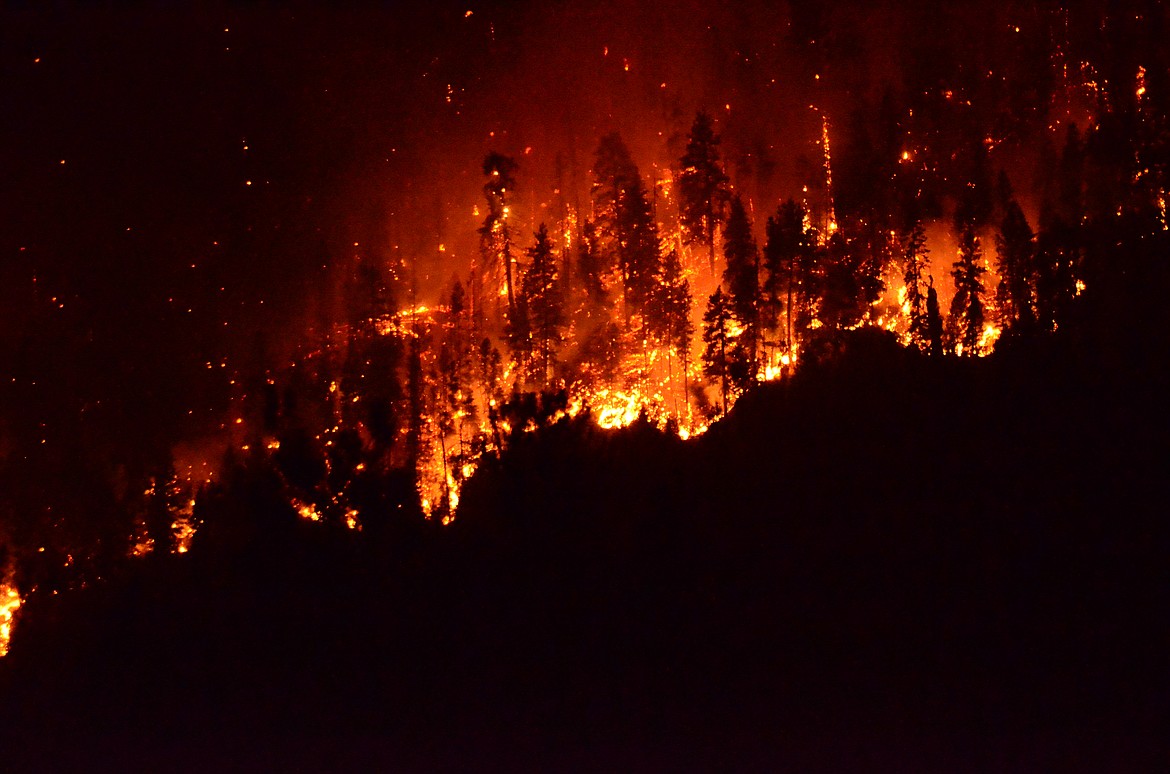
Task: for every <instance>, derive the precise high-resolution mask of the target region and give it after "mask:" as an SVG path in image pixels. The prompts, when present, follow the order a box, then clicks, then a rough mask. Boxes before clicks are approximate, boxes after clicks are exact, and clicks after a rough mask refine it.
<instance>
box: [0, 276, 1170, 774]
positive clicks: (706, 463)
mask: <svg viewBox="0 0 1170 774" xmlns="http://www.w3.org/2000/svg"><path fill="white" fill-rule="evenodd" d="M1163 271H1164V270H1163ZM1118 297H1125V296H1124V294H1122V295H1119V296H1118ZM1097 311H1098V312H1099V313H1100V315H1101V316H1102V317H1099V318H1098V319H1102V318H1103V317H1104V316H1105V315H1106V313H1107V312H1108V313H1109V314H1110V315H1112V314H1113V310H1109V309H1105V310H1097ZM1113 319H1116V320H1118V322H1117V326H1118V328H1119V329H1120V328H1123V327H1125V326H1127V325H1128V324H1129V323H1128V322H1126V320H1125V318H1119V317H1117V315H1113ZM1084 330H1090V328H1088V327H1086V328H1085V329H1084ZM1091 330H1094V331H1096V333H1094V334H1092V336H1089V335H1087V334H1085V333H1084V331H1082V333H1080V334H1076V333H1075V331H1074V333H1069V334H1067V335H1063V336H1057V337H1055V338H1051V339H1046V340H1044V341H1042V342H1038V343H1031V344H1029V343H1026V342H1024V343H1018V344H1016V345H1015V346H1012V345H1010V344H1009V345H1005V346H1004V347H1002V348H1001V351H1000V352H998V353H997V354H996V356H995V357H993V358H991V359H989V360H986V361H981V362H970V361H958V360H953V359H947V360H945V361H943V362H938V361H930V360H929V359H926V358H921V357H918V356H916V355H914V356H912V355H911V354H910V353H908V352H906V351H904V350H901V349H898V348H897V347H894V346H892V345H891V344H890V343H889V342H887V341H886V340H884V339H882V338H881V337H866V336H860V337H854V339H852V340H851V341H850V342H849V344H848V347H847V349H846V351H845V352H844V354H841V355H839V356H838V357H837V358H836V359H835V360H833V361H832V362H831V363H830V364H828V365H826V366H823V367H811V366H810V367H808V368H806V369H805V370H804V371H802V373H801V375H800V376H799V377H798V378H797V379H795V380H793V381H792V382H790V383H788V384H783V385H769V386H766V387H764V388H761V389H760V390H758V391H757V392H755V393H753V394H751V395H749V396H748V397H746V398H745V399H744V400H743V401H741V402H740V403H739V404H738V405H737V407H736V409H735V411H734V413H733V415H732V416H731V417H729V418H728V419H727V420H726V421H725V422H723V423H721V424H719V425H717V426H716V427H715V428H714V429H713V430H712V431H711V432H710V433H709V434H708V435H707V436H705V437H704V438H702V439H701V440H699V441H697V442H692V443H689V444H684V443H682V442H680V441H678V440H676V439H672V438H670V437H667V436H665V435H663V434H661V433H658V432H657V431H655V430H653V429H651V428H648V427H644V426H643V427H639V426H635V427H632V428H629V429H627V430H626V431H623V432H620V433H606V432H603V431H601V430H598V429H596V428H595V427H592V426H591V425H590V424H589V422H587V421H584V420H581V421H576V422H570V423H563V424H561V425H558V426H556V427H553V428H550V429H548V430H547V431H544V432H541V433H538V434H533V435H530V436H524V437H523V438H522V439H520V440H519V441H518V442H517V443H516V444H515V445H514V446H513V447H512V449H511V450H510V452H509V453H508V454H507V455H506V456H505V458H504V459H503V460H502V461H501V462H498V463H495V464H492V465H488V466H485V468H484V469H482V470H481V471H480V472H479V473H478V474H477V475H476V477H475V478H474V479H473V480H472V481H471V482H470V483H469V484H468V485H467V487H466V489H465V492H464V504H463V507H462V510H461V512H460V517H459V520H458V522H457V523H456V524H455V525H453V526H452V527H451V528H448V529H445V530H436V529H431V528H430V527H429V526H425V525H424V526H419V525H418V524H417V522H414V521H410V520H405V519H403V520H399V521H394V520H388V521H386V522H385V523H384V524H383V525H382V528H381V529H373V528H371V529H370V530H367V532H366V533H364V534H363V535H361V536H356V535H354V534H351V533H346V532H345V531H344V530H337V531H333V530H329V529H323V528H321V527H320V526H319V525H312V524H305V523H298V522H297V521H296V519H295V517H293V516H292V514H291V513H289V512H288V510H287V506H286V505H285V504H283V503H281V502H280V501H279V499H278V498H277V497H276V495H275V489H274V486H273V482H272V480H271V477H270V476H269V475H268V474H267V473H266V472H265V471H264V470H257V469H247V468H245V469H242V470H240V471H237V472H236V473H235V474H234V475H233V476H232V477H231V482H230V485H229V487H228V488H227V489H226V490H225V491H224V492H222V493H221V494H220V499H219V500H218V501H217V504H216V506H215V508H214V509H212V510H211V511H210V513H211V514H212V515H213V516H214V517H215V518H218V519H220V523H219V525H218V527H216V525H215V524H214V522H212V521H210V520H209V524H208V526H207V527H205V531H204V532H203V533H201V535H202V536H205V537H203V538H201V539H202V541H203V542H202V543H200V542H197V543H196V545H195V548H194V550H193V551H192V553H191V554H190V555H188V556H185V557H175V558H165V559H160V560H149V561H147V562H144V563H141V564H140V565H139V566H137V567H136V568H135V569H133V570H132V571H129V572H128V573H127V574H125V575H124V576H123V577H121V578H119V579H117V580H115V581H112V582H110V583H107V584H104V585H100V586H99V587H97V588H91V589H90V590H89V591H86V592H83V593H78V594H74V595H70V597H69V598H68V599H64V598H58V599H57V600H50V601H41V602H37V603H34V604H31V605H30V606H29V607H28V609H27V610H26V615H25V617H24V620H23V621H22V622H21V626H20V630H19V632H18V637H17V640H16V642H15V643H14V647H13V652H12V654H11V656H10V657H9V658H7V659H5V660H4V662H3V663H2V664H0V677H2V679H3V683H2V685H0V690H2V691H3V696H4V705H3V712H4V717H3V719H2V723H0V729H2V732H3V733H4V734H5V735H6V736H7V737H8V739H7V740H6V741H5V743H4V744H3V746H2V750H3V752H2V753H0V756H2V758H0V763H2V765H0V768H4V769H5V770H13V771H21V770H26V769H30V770H31V769H65V770H78V769H108V770H131V769H137V770H151V771H165V770H172V769H182V770H220V771H222V770H309V771H312V770H362V769H367V768H371V767H378V768H380V769H383V770H389V769H391V768H393V769H396V770H402V769H406V770H413V769H419V770H428V771H430V770H443V769H452V770H464V769H474V770H516V769H532V768H539V769H554V770H557V769H608V768H619V769H623V770H693V769H702V770H706V769H721V770H743V769H749V770H750V769H760V770H776V769H781V770H783V769H786V768H788V769H793V770H809V769H823V770H833V771H839V770H865V771H874V770H898V771H921V770H947V771H967V770H995V771H1002V770H1009V771H1010V770H1032V771H1035V770H1045V771H1049V770H1070V769H1071V770H1113V771H1139V770H1156V769H1159V768H1161V767H1162V765H1163V764H1164V763H1165V760H1166V758H1165V757H1164V756H1165V754H1166V753H1167V749H1166V743H1165V739H1166V734H1165V719H1166V718H1167V716H1168V714H1167V711H1168V709H1170V707H1168V706H1167V704H1168V701H1167V696H1168V692H1167V688H1168V685H1167V681H1166V668H1165V667H1166V653H1167V644H1168V640H1167V637H1166V633H1167V627H1166V616H1167V611H1168V610H1170V584H1168V582H1167V581H1168V574H1170V569H1168V567H1170V564H1168V563H1167V561H1166V557H1167V549H1168V548H1170V540H1168V538H1167V535H1168V527H1167V517H1166V514H1167V512H1168V508H1167V502H1168V501H1167V491H1166V478H1167V476H1166V469H1165V465H1166V461H1167V459H1168V456H1167V453H1166V452H1167V448H1166V447H1167V443H1166V435H1165V430H1166V427H1167V423H1166V421H1165V420H1166V415H1167V411H1166V403H1165V400H1166V395H1167V394H1170V393H1168V392H1167V386H1168V385H1167V380H1166V378H1165V369H1164V366H1162V365H1161V362H1160V361H1161V358H1162V357H1163V355H1164V353H1165V352H1167V351H1170V350H1168V349H1167V348H1166V346H1165V330H1162V331H1161V332H1155V333H1151V332H1143V333H1142V335H1141V336H1130V337H1127V338H1120V339H1119V338H1118V337H1117V336H1118V335H1119V331H1115V330H1109V329H1108V328H1101V327H1100V326H1096V325H1094V326H1093V327H1092V328H1091ZM1119 342H1120V343H1119ZM1106 345H1108V346H1106ZM209 518H210V517H209ZM229 524H230V525H231V526H230V528H228V527H225V525H229Z"/></svg>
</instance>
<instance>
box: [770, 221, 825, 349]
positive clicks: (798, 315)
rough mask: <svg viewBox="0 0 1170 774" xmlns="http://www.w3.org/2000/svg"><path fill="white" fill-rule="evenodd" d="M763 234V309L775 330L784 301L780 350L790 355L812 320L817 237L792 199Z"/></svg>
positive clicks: (815, 283)
mask: <svg viewBox="0 0 1170 774" xmlns="http://www.w3.org/2000/svg"><path fill="white" fill-rule="evenodd" d="M766 233H767V242H766V243H765V245H764V269H765V271H766V273H767V279H766V280H765V281H764V296H765V303H764V307H765V309H767V310H769V317H771V318H772V320H774V323H773V324H774V325H776V326H778V325H779V308H780V306H781V299H783V308H784V327H783V329H782V330H783V335H784V342H783V346H784V348H785V349H786V350H788V351H792V350H793V349H794V348H795V347H796V344H797V339H798V338H799V339H803V338H804V332H805V331H806V330H807V329H808V327H809V326H810V325H811V324H812V321H813V319H814V316H815V308H814V307H815V301H816V296H817V284H818V283H817V282H816V268H817V267H816V263H817V261H816V259H817V239H816V236H817V235H816V231H815V230H814V229H813V228H812V226H811V225H808V224H807V221H806V213H805V211H804V209H803V208H802V207H801V206H800V205H799V204H797V203H796V202H795V201H794V200H792V199H789V200H788V201H786V202H785V203H784V204H782V205H780V207H779V208H778V209H777V210H776V214H775V215H774V216H772V217H770V218H768V224H767V229H766Z"/></svg>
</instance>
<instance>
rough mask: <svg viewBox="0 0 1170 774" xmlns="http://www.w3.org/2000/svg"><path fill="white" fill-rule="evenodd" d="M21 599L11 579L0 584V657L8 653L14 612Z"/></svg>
mask: <svg viewBox="0 0 1170 774" xmlns="http://www.w3.org/2000/svg"><path fill="white" fill-rule="evenodd" d="M23 601H24V600H22V599H21V598H20V593H19V592H18V591H17V590H16V586H15V585H13V584H12V582H11V580H9V581H7V582H5V583H3V584H0V657H3V656H7V655H8V645H9V643H10V642H11V641H12V629H13V627H14V626H15V624H16V613H17V611H18V610H20V606H21V604H22V603H23Z"/></svg>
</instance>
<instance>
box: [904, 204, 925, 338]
mask: <svg viewBox="0 0 1170 774" xmlns="http://www.w3.org/2000/svg"><path fill="white" fill-rule="evenodd" d="M903 245H904V246H903V248H902V266H903V273H902V281H903V283H904V287H905V288H906V295H905V300H904V301H903V308H904V309H905V311H906V315H907V316H908V317H909V318H910V325H909V329H908V335H909V337H910V343H911V344H913V345H914V346H915V347H918V348H919V349H923V348H924V347H925V346H926V345H927V320H926V318H927V315H926V292H925V291H926V281H925V279H924V277H923V275H924V274H925V272H926V270H927V268H928V267H929V266H930V250H928V249H927V247H926V232H925V231H924V230H923V228H922V221H920V220H916V221H915V222H914V226H913V227H912V228H911V229H910V233H908V234H907V235H906V238H905V240H904V243H903Z"/></svg>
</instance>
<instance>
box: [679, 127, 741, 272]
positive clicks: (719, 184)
mask: <svg viewBox="0 0 1170 774" xmlns="http://www.w3.org/2000/svg"><path fill="white" fill-rule="evenodd" d="M679 169H680V172H679V178H678V186H679V194H680V201H679V220H680V222H681V225H682V232H683V239H684V240H685V241H686V243H687V244H705V245H706V246H707V256H708V260H709V262H710V266H711V274H712V275H714V274H715V229H717V228H718V227H719V226H720V225H722V224H723V222H724V220H725V219H726V213H727V203H728V200H729V198H730V189H729V188H728V178H727V175H726V173H724V171H723V167H722V165H721V164H720V158H719V135H717V134H715V130H714V128H713V126H712V121H711V116H709V115H707V114H706V113H705V112H699V113H698V114H696V115H695V122H694V124H692V125H691V133H690V139H689V140H688V141H687V150H686V153H685V154H684V155H683V157H682V158H681V159H679Z"/></svg>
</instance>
